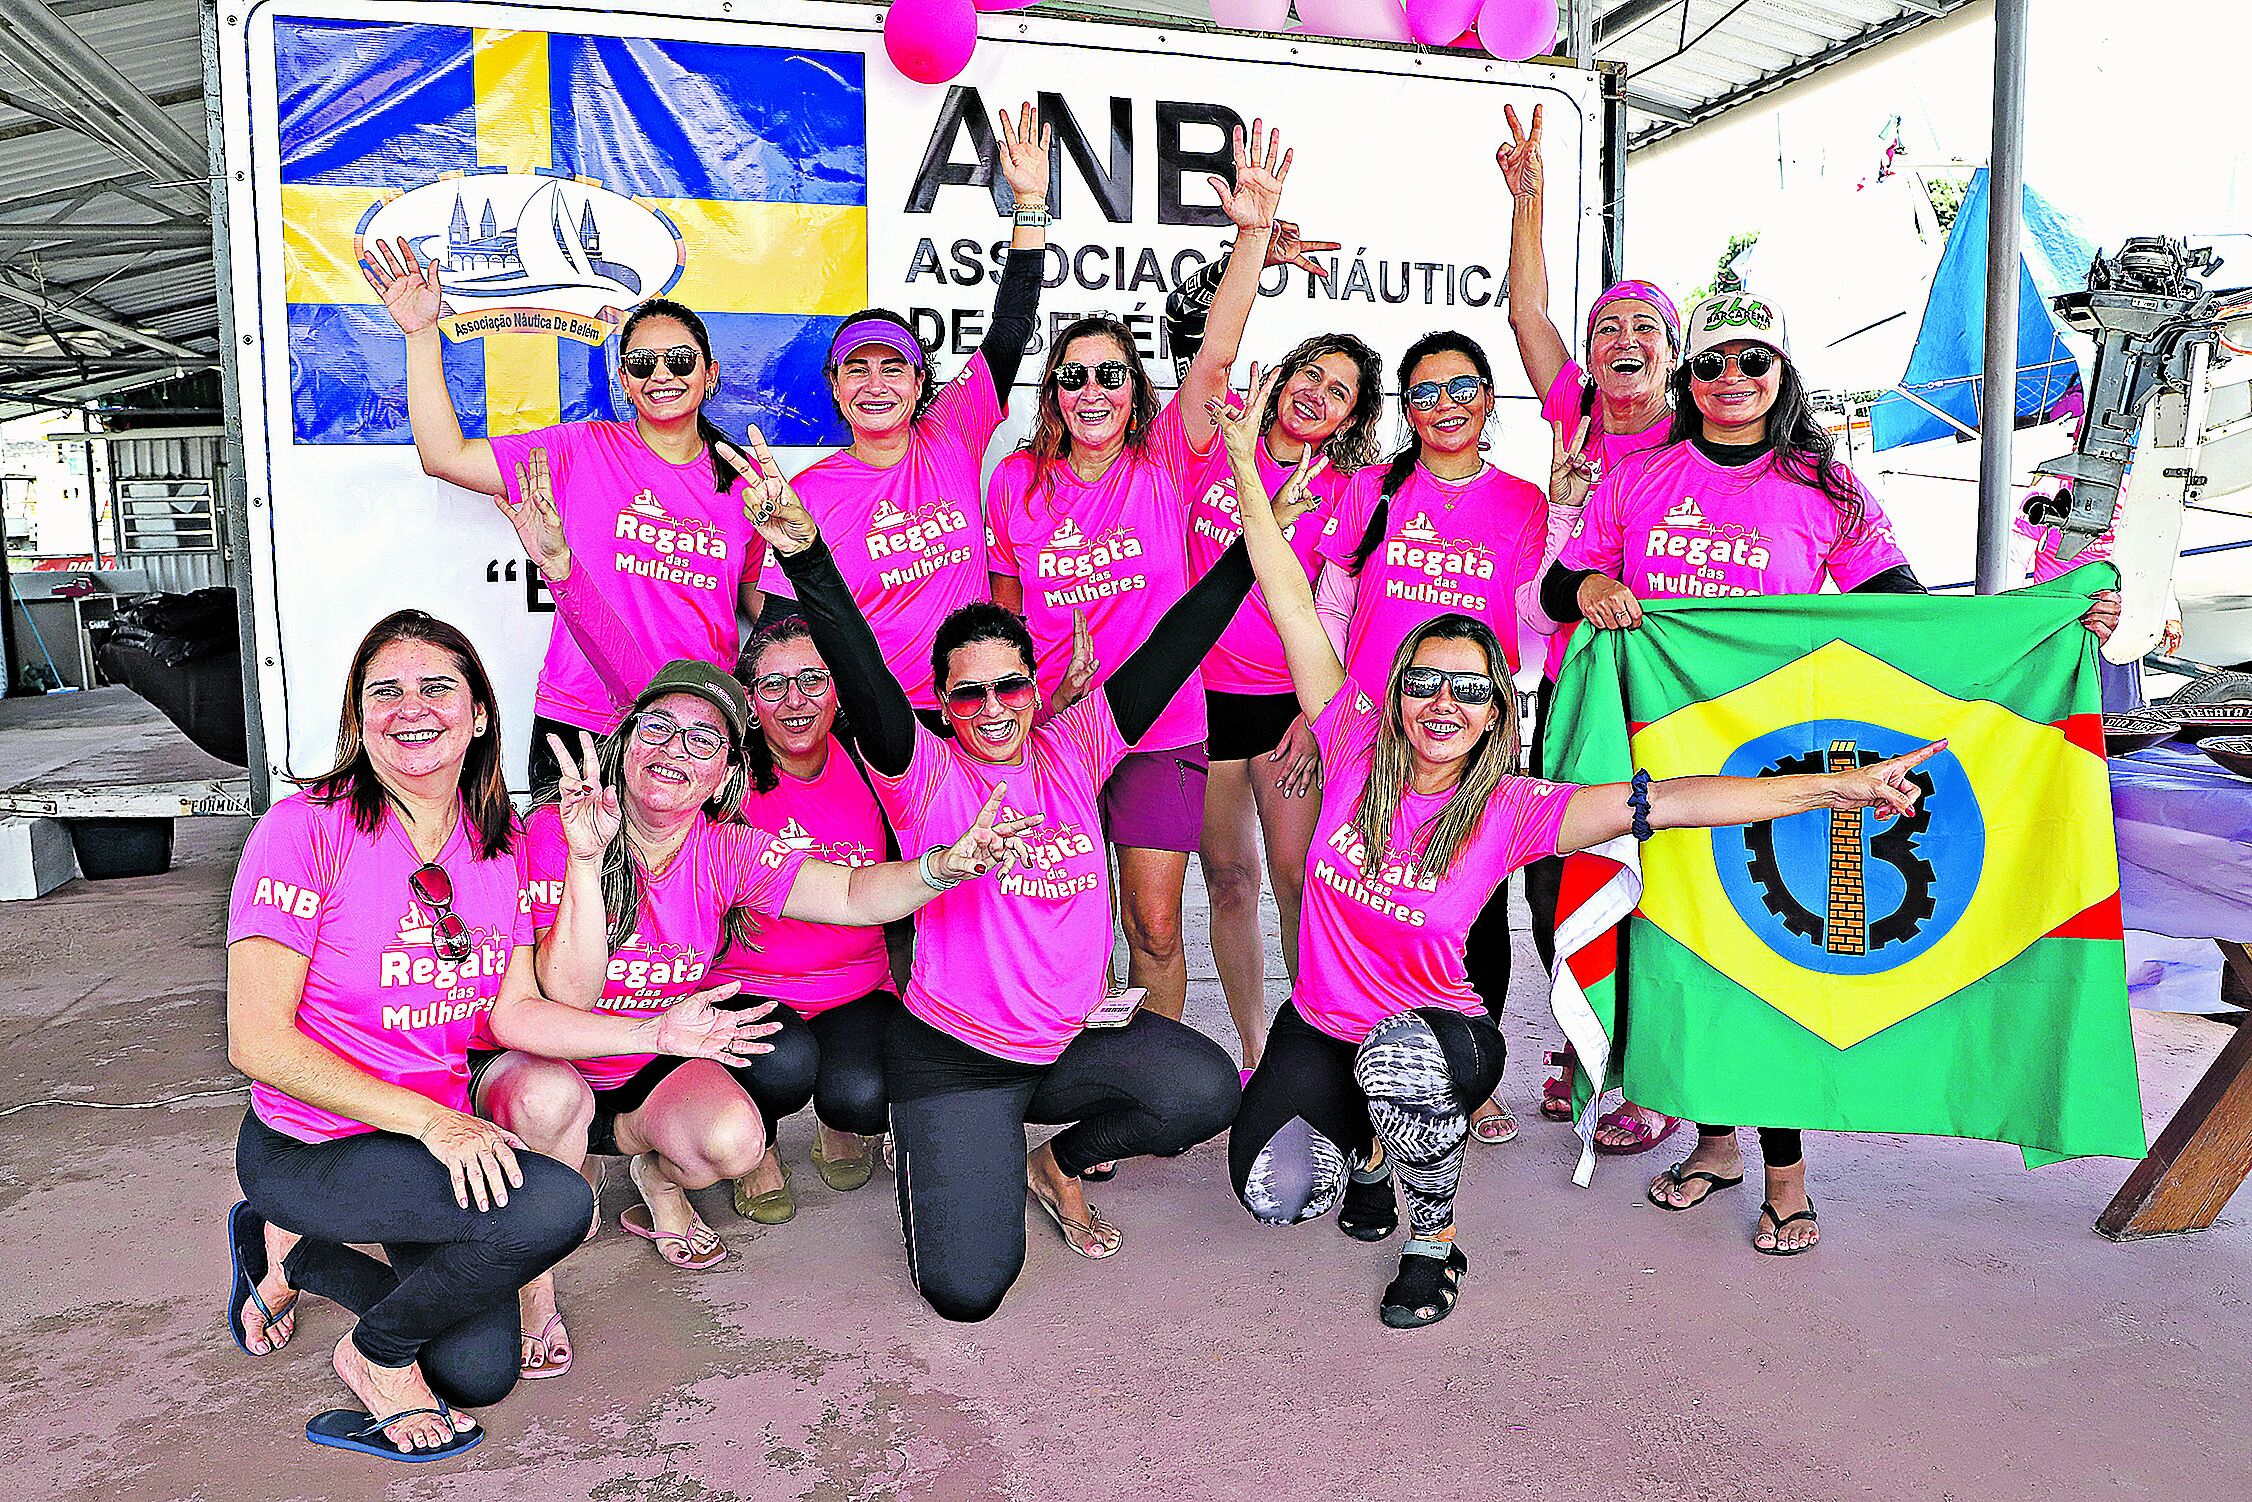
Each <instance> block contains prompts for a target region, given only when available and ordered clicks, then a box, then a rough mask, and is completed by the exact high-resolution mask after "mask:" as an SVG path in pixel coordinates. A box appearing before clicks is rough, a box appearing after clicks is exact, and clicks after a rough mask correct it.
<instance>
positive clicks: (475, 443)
mask: <svg viewBox="0 0 2252 1502" xmlns="http://www.w3.org/2000/svg"><path fill="white" fill-rule="evenodd" d="M375 249H376V256H375V257H370V258H368V259H366V260H363V261H361V262H360V270H361V271H362V272H363V273H364V274H365V275H366V277H367V279H368V283H369V285H370V286H372V287H374V288H375V291H376V295H377V296H379V297H381V298H382V299H383V306H384V307H385V308H386V309H388V310H389V311H390V314H391V317H392V320H393V321H394V322H396V323H397V324H398V325H399V332H400V333H402V334H404V335H406V337H407V426H408V428H409V429H410V430H411V431H412V432H413V433H414V452H415V457H416V458H418V459H420V460H421V461H422V472H423V473H424V474H426V475H431V476H434V477H436V478H437V479H440V480H445V481H448V482H450V483H452V484H455V485H459V486H461V487H462V488H463V489H464V490H481V491H483V492H484V493H485V494H487V495H498V494H500V490H501V483H500V464H499V462H498V461H497V460H495V459H494V458H493V446H492V445H491V444H490V443H487V442H486V441H485V440H484V439H482V438H464V437H463V436H462V433H461V417H460V415H459V414H458V413H456V412H455V411H454V398H453V393H452V392H451V391H449V390H447V389H446V359H445V350H444V346H443V345H442V344H441V343H440V342H439V337H438V320H439V318H440V317H442V316H443V315H444V314H446V313H447V312H450V311H451V310H450V309H449V308H447V306H446V304H445V299H444V297H443V296H442V295H441V293H440V291H439V288H438V268H437V266H436V265H435V264H426V263H425V262H424V261H423V259H422V258H421V257H420V256H418V255H416V254H415V250H414V247H413V246H412V245H410V244H408V243H407V241H406V238H405V237H404V236H401V237H400V239H399V242H398V251H397V253H396V254H393V252H392V248H391V247H390V246H389V245H386V244H384V243H383V242H382V241H380V240H378V241H377V242H376V245H375ZM377 258H380V259H381V262H382V264H381V265H378V264H377ZM371 1124H372V1123H371Z"/></svg>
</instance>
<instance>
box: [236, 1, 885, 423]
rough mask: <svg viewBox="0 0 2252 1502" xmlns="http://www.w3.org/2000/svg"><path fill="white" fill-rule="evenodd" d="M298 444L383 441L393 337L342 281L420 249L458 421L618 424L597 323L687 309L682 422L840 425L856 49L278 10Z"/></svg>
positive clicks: (860, 131) (396, 369) (393, 383)
mask: <svg viewBox="0 0 2252 1502" xmlns="http://www.w3.org/2000/svg"><path fill="white" fill-rule="evenodd" d="M274 35H275V74H276V93H277V97H278V102H279V120H280V132H279V134H280V156H281V181H282V217H283V235H284V257H283V259H284V279H285V284H286V296H287V300H288V304H289V341H290V386H291V393H290V394H291V403H292V409H293V413H294V418H295V432H296V436H297V441H298V442H299V443H305V444H343V443H401V444H403V443H407V442H410V441H411V438H410V435H409V433H408V429H407V407H406V352H405V344H404V341H403V340H402V338H401V337H400V334H399V331H398V329H397V327H396V326H395V325H394V324H393V323H392V321H391V319H390V317H389V315H388V314H386V313H385V311H384V309H383V306H382V301H381V299H380V298H379V297H378V296H377V295H376V293H375V291H374V289H373V288H372V287H370V286H369V284H368V282H367V280H366V278H365V276H364V275H363V274H362V272H361V269H360V264H359V263H360V258H361V256H362V255H363V254H366V253H368V252H370V251H372V248H373V243H374V242H375V241H376V240H378V239H381V240H383V241H384V242H386V243H388V242H391V241H393V240H395V239H396V238H399V237H401V236H404V237H405V238H406V239H407V240H408V241H409V242H410V243H412V244H413V245H414V246H415V248H416V250H417V252H418V253H419V254H420V255H422V257H423V258H424V259H425V260H429V261H434V262H437V263H439V264H440V265H441V271H440V285H441V287H442V288H443V289H444V292H445V295H446V302H447V310H448V316H447V317H446V319H445V320H444V321H443V323H442V324H441V327H442V328H443V329H444V331H445V333H446V335H447V338H446V340H445V361H446V381H447V384H448V386H449V387H450V388H451V389H452V391H453V395H454V402H455V406H456V409H457V410H458V411H459V412H460V414H461V419H462V427H463V430H464V431H465V432H467V433H470V434H472V435H477V434H483V433H499V432H515V431H522V430H524V429H526V428H532V427H537V426H540V425H543V424H546V423H553V422H558V421H576V420H583V419H590V418H615V417H621V416H625V415H628V414H627V411H626V404H625V401H624V396H623V393H622V392H621V391H620V390H619V387H618V384H617V380H616V369H617V359H618V354H619V349H618V342H617V337H616V333H617V327H618V324H619V322H620V320H621V318H622V317H623V315H624V313H625V312H627V311H629V310H630V309H631V308H632V307H633V306H634V305H635V304H636V303H638V302H641V301H642V300H644V299H646V298H649V297H653V296H657V295H660V294H661V295H664V296H667V297H670V298H672V299H673V300H675V301H677V302H680V303H683V304H685V305H687V306H688V307H690V308H692V309H694V310H695V311H696V312H697V313H699V314H701V315H702V317H703V319H704V322H705V323H706V325H707V326H708V327H709V328H710V331H711V336H712V343H713V346H714V350H713V353H714V355H715V357H716V359H717V361H718V364H719V368H720V371H721V375H722V383H721V387H720V390H719V393H718V396H717V397H716V399H715V400H714V402H713V403H712V404H710V405H708V406H707V407H706V409H705V410H706V411H707V412H708V413H709V414H710V415H711V416H712V417H713V419H714V420H715V421H717V422H718V423H719V425H720V426H721V427H722V428H723V429H725V430H727V431H728V432H731V433H736V434H740V433H741V432H742V430H743V428H744V427H745V426H747V425H748V424H750V423H753V422H756V423H757V424H758V425H759V426H760V427H761V428H763V429H764V430H765V433H766V436H767V438H768V440H769V441H771V442H773V443H776V444H780V445H813V444H826V443H832V442H836V441H838V440H839V436H840V435H839V431H838V424H837V422H836V417H835V413H834V411H833V410H832V408H831V406H830V403H829V397H828V392H827V389H826V387H825V385H824V383H823V381H822V378H821V360H822V357H823V355H825V354H826V353H827V350H828V343H829V339H830V337H831V336H832V335H833V334H834V333H835V331H836V329H837V327H838V326H839V324H840V322H841V321H842V319H843V317H844V315H846V314H848V313H851V312H852V311H854V310H855V309H857V308H859V307H860V306H861V305H862V304H864V303H865V302H866V301H867V294H868V254H867V247H868V229H867V220H868V208H867V204H868V173H867V159H868V152H867V93H866V88H865V79H864V77H863V71H864V63H863V59H862V57H861V56H860V54H858V53H841V52H816V51H810V50H806V49H798V48H777V47H755V46H737V45H725V44H712V43H701V42H681V41H652V40H646V39H637V38H626V37H603V36H577V35H570V34H565V33H560V32H557V33H548V32H536V31H500V30H487V29H481V28H469V27H461V26H425V25H416V24H391V23H362V22H339V21H320V22H311V21H285V22H279V23H277V24H276V26H275V28H274Z"/></svg>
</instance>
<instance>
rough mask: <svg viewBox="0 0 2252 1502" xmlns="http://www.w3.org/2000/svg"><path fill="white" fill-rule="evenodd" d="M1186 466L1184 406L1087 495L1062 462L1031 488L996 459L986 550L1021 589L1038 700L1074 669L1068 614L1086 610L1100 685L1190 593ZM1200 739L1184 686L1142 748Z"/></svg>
mask: <svg viewBox="0 0 2252 1502" xmlns="http://www.w3.org/2000/svg"><path fill="white" fill-rule="evenodd" d="M1191 458H1192V456H1191V455H1190V453H1189V442H1188V433H1187V431H1186V430H1185V429H1184V428H1183V427H1182V425H1181V410H1180V399H1179V398H1178V397H1176V398H1175V399H1174V400H1173V401H1171V402H1168V403H1166V405H1165V410H1164V411H1162V412H1160V413H1159V414H1158V417H1157V421H1156V422H1155V423H1153V424H1152V425H1151V427H1150V431H1149V437H1148V441H1147V442H1146V443H1145V444H1144V445H1143V446H1142V448H1141V449H1140V450H1138V451H1137V450H1133V449H1128V450H1127V451H1126V452H1125V453H1123V454H1121V455H1119V456H1118V459H1117V461H1116V462H1115V463H1113V464H1112V465H1111V467H1110V468H1109V469H1108V470H1107V471H1105V472H1104V474H1103V477H1102V478H1101V479H1099V480H1097V481H1095V482H1094V483H1093V484H1092V485H1090V484H1088V483H1087V482H1086V481H1084V480H1081V479H1080V478H1079V477H1078V476H1077V475H1075V474H1073V473H1072V470H1071V466H1070V465H1069V464H1051V465H1049V466H1048V472H1047V476H1046V477H1045V479H1044V480H1042V481H1040V482H1039V483H1035V481H1034V467H1033V463H1032V457H1031V455H1029V454H1025V453H1022V452H1019V453H1014V454H1011V455H1010V456H1009V457H1008V458H1006V459H1004V460H1002V461H1001V467H1000V468H999V469H997V470H995V471H994V473H993V484H992V487H991V488H990V489H989V490H988V491H987V493H986V512H985V515H986V526H987V528H988V535H987V537H986V544H987V549H988V551H989V552H990V554H991V555H992V564H991V566H992V569H993V572H994V573H996V574H1004V575H1008V576H1010V577H1013V578H1015V579H1016V580H1017V581H1018V582H1019V583H1020V584H1022V585H1023V586H1024V620H1025V624H1026V625H1027V626H1029V627H1031V628H1032V644H1033V646H1034V648H1035V649H1036V650H1037V652H1038V654H1039V659H1040V692H1041V694H1042V695H1043V696H1046V695H1049V694H1053V693H1054V692H1055V691H1056V686H1057V685H1058V684H1060V683H1061V682H1063V675H1064V673H1065V671H1066V670H1067V669H1068V668H1070V666H1071V614H1072V612H1073V611H1074V610H1083V611H1085V612H1086V615H1087V629H1088V631H1089V632H1090V633H1091V634H1092V635H1093V637H1094V640H1095V657H1096V660H1097V661H1098V662H1100V663H1101V665H1102V667H1101V670H1102V672H1103V673H1104V674H1105V675H1107V674H1109V673H1111V672H1113V671H1115V670H1116V669H1117V667H1118V665H1119V664H1120V663H1122V662H1124V661H1125V660H1126V659H1127V658H1129V657H1131V656H1132V655H1133V654H1134V649H1135V648H1136V647H1138V646H1140V645H1141V644H1142V643H1143V642H1145V641H1147V640H1148V639H1149V634H1150V632H1152V631H1153V630H1155V629H1156V628H1157V622H1158V620H1159V618H1160V617H1162V616H1163V615H1164V614H1165V612H1166V611H1167V610H1168V609H1169V608H1171V606H1172V605H1173V603H1174V602H1175V601H1176V600H1178V599H1180V598H1181V596H1182V595H1184V594H1186V593H1188V587H1189V565H1188V515H1187V508H1186V507H1185V506H1184V505H1182V503H1181V476H1182V475H1184V474H1185V473H1187V471H1188V467H1189V463H1190V460H1191ZM1203 739H1204V685H1203V683H1202V682H1201V681H1199V679H1198V678H1197V675H1196V674H1194V673H1191V674H1190V675H1189V681H1188V683H1187V684H1186V685H1185V686H1183V688H1182V689H1181V691H1180V692H1179V693H1177V694H1175V695H1174V696H1173V700H1172V702H1171V703H1169V704H1167V705H1166V706H1165V707H1164V708H1163V709H1162V710H1159V711H1158V715H1157V720H1156V722H1155V723H1154V724H1152V725H1151V726H1150V728H1149V733H1148V734H1147V735H1145V736H1143V737H1142V738H1141V739H1140V740H1139V741H1137V742H1135V745H1136V747H1137V748H1139V749H1142V750H1148V751H1162V750H1166V749H1169V748H1171V747H1175V746H1193V745H1195V744H1196V743H1197V742H1199V741H1201V740H1203Z"/></svg>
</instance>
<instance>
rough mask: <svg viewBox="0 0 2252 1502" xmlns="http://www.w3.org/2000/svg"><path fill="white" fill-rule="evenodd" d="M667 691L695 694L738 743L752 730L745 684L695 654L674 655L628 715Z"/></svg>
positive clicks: (649, 703)
mask: <svg viewBox="0 0 2252 1502" xmlns="http://www.w3.org/2000/svg"><path fill="white" fill-rule="evenodd" d="M667 694H694V695H695V696H696V697H697V698H699V699H701V700H703V701H704V702H705V703H706V704H709V705H710V706H711V707H712V708H714V709H716V710H718V711H719V714H720V718H721V719H723V720H725V721H726V722H727V729H728V733H729V734H731V735H733V736H734V737H735V743H736V744H737V745H741V744H742V743H743V737H744V736H745V735H746V734H747V733H748V732H749V730H750V724H751V700H750V696H749V695H748V694H746V693H744V692H743V685H742V684H740V683H738V682H736V681H735V675H734V674H732V673H730V672H728V671H726V670H725V669H723V668H718V667H714V666H713V665H712V664H710V663H708V662H703V661H700V660H698V659H696V658H693V657H679V658H675V659H674V660H673V661H671V662H668V663H666V664H665V665H664V666H663V667H661V668H659V669H658V670H657V676H656V677H654V678H652V679H650V680H649V686H648V687H647V688H645V689H643V690H642V691H641V697H640V698H638V699H635V700H634V701H633V710H632V712H631V713H629V714H628V715H627V716H626V718H627V719H629V720H630V719H632V718H633V716H634V715H637V714H639V713H641V712H642V711H643V710H644V709H647V708H648V707H649V706H650V705H651V704H653V703H655V702H656V701H657V700H659V699H662V698H663V697H664V696H665V695H667Z"/></svg>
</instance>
